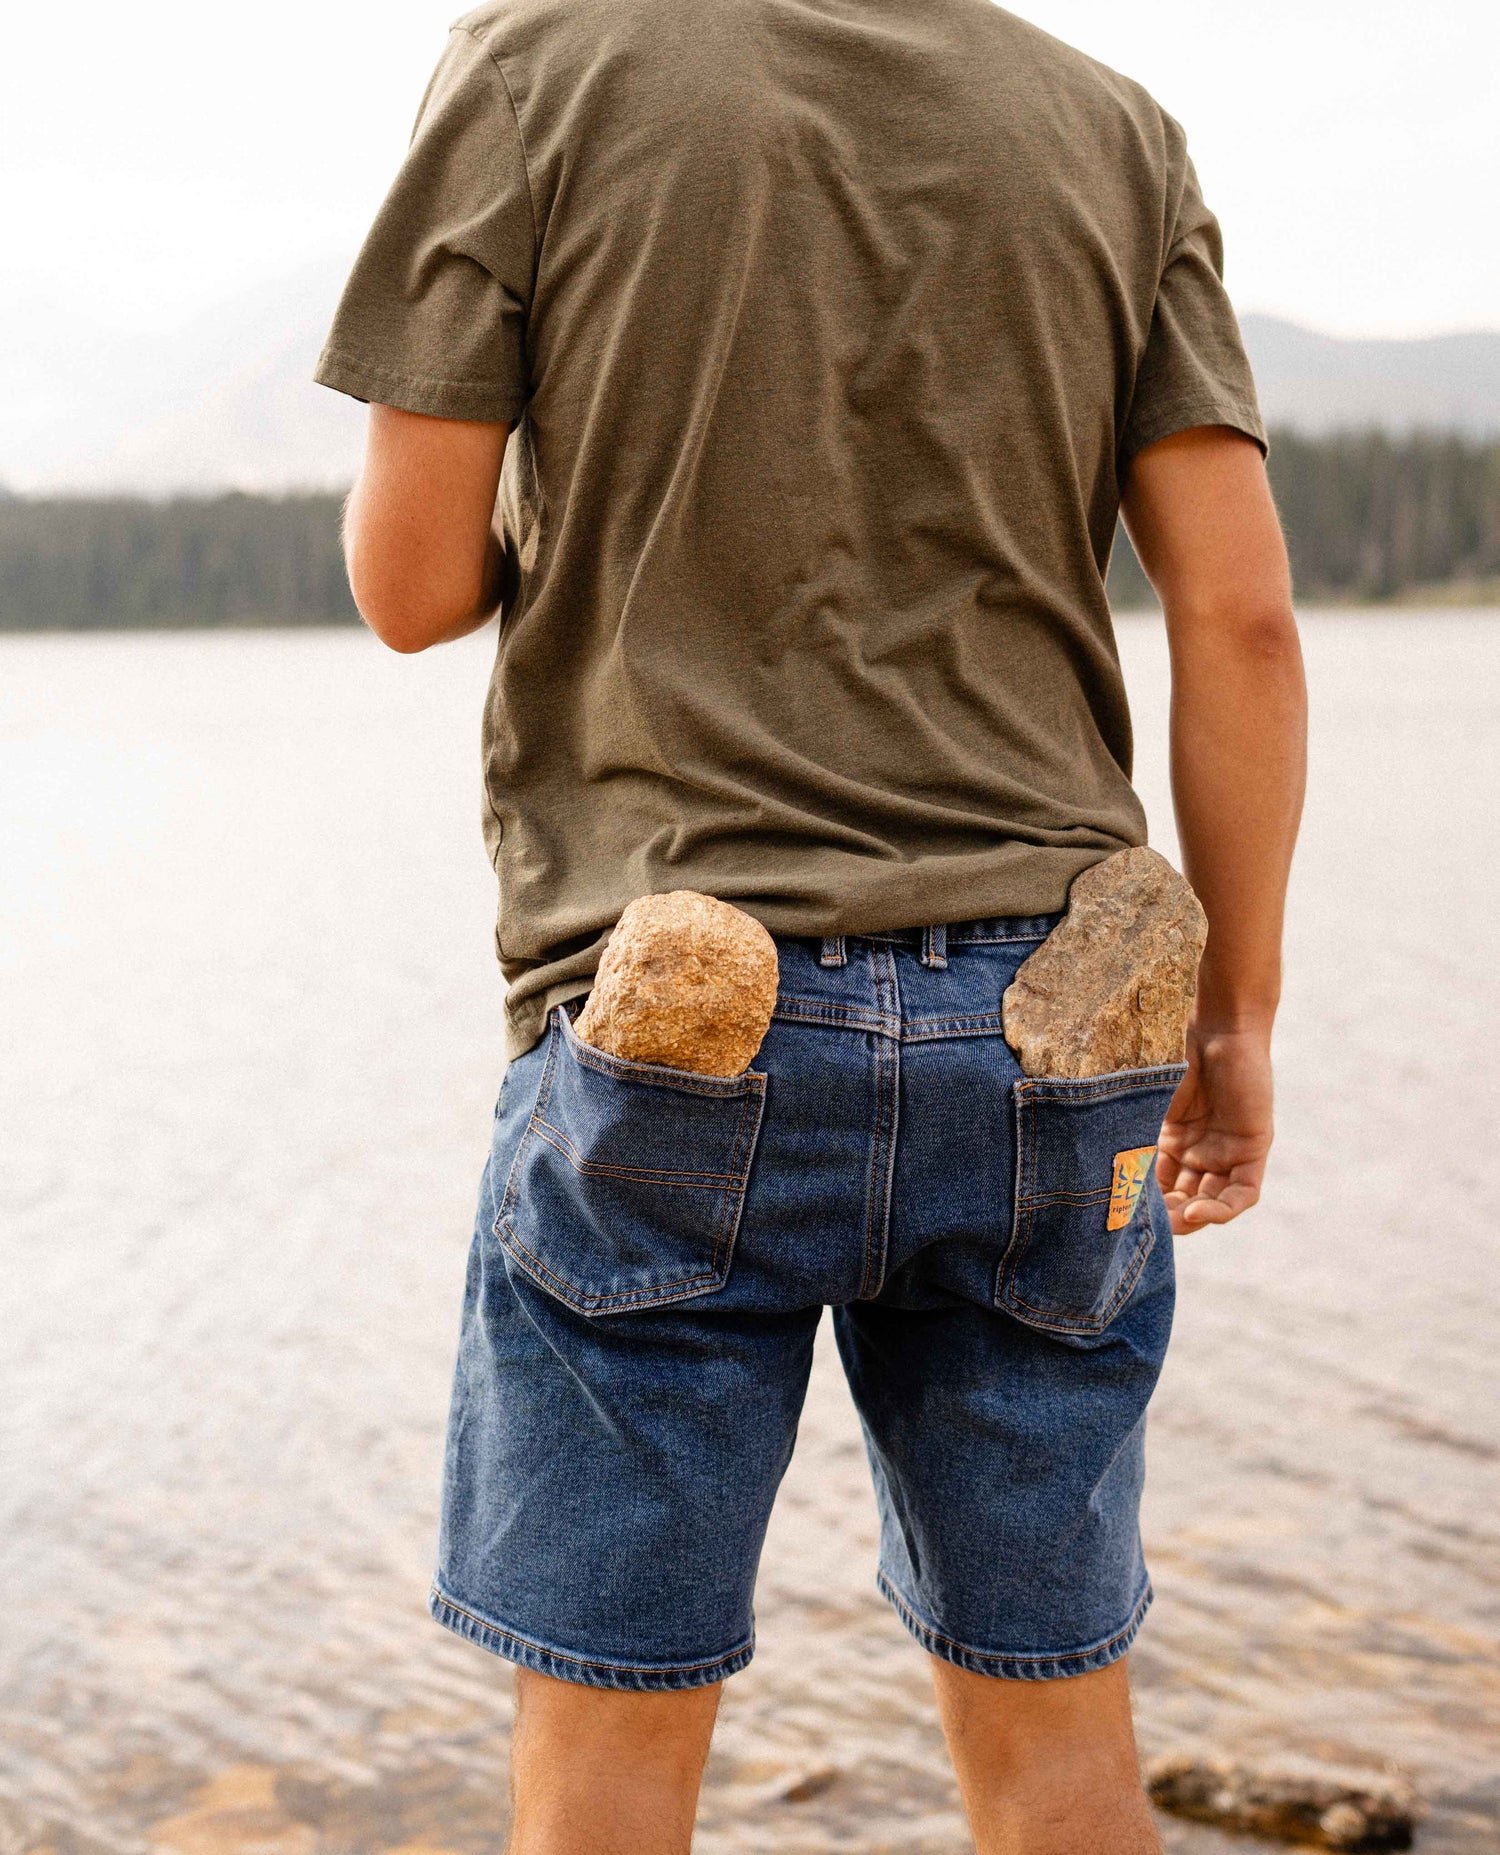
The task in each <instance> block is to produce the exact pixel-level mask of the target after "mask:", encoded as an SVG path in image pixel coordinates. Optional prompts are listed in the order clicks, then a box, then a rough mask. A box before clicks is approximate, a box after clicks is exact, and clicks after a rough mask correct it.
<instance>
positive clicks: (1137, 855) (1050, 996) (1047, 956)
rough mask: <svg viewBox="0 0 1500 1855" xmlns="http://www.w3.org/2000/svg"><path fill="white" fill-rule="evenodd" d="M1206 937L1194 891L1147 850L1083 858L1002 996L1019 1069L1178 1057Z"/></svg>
mask: <svg viewBox="0 0 1500 1855" xmlns="http://www.w3.org/2000/svg"><path fill="white" fill-rule="evenodd" d="M1207 938H1208V922H1207V921H1206V919H1205V918H1204V914H1203V910H1202V908H1201V907H1200V906H1199V903H1198V898H1197V896H1196V895H1194V894H1193V892H1192V890H1191V889H1190V888H1189V887H1188V885H1187V883H1186V882H1185V881H1184V880H1183V878H1182V877H1181V876H1179V875H1178V874H1177V872H1176V870H1174V869H1173V868H1172V866H1171V864H1170V863H1168V862H1167V860H1166V859H1165V857H1159V856H1158V855H1157V854H1156V852H1155V851H1154V850H1147V849H1144V848H1142V849H1139V850H1121V851H1119V852H1117V853H1116V854H1115V855H1114V856H1112V857H1106V858H1105V859H1104V861H1103V862H1102V863H1096V864H1094V865H1093V866H1092V867H1091V868H1089V869H1086V870H1085V871H1084V872H1083V873H1082V875H1080V876H1078V877H1077V878H1076V879H1075V881H1074V883H1073V887H1072V889H1071V890H1070V891H1069V892H1068V912H1067V914H1066V916H1065V917H1064V918H1063V919H1062V920H1061V921H1060V922H1059V923H1058V925H1057V926H1056V927H1055V928H1054V929H1053V930H1052V932H1051V933H1050V934H1049V935H1048V936H1047V938H1046V939H1045V940H1044V941H1043V942H1042V944H1041V946H1040V947H1038V948H1037V950H1036V952H1035V953H1033V954H1032V955H1031V957H1030V959H1028V960H1026V961H1025V962H1024V963H1023V965H1022V966H1021V969H1020V971H1019V972H1018V973H1017V974H1016V976H1015V979H1014V980H1013V981H1012V982H1011V984H1010V986H1009V987H1008V988H1007V990H1006V993H1005V997H1004V999H1003V1000H1002V1001H1001V1017H1002V1021H1003V1023H1004V1026H1005V1036H1006V1040H1007V1041H1008V1042H1009V1044H1010V1046H1011V1048H1012V1049H1013V1050H1014V1051H1015V1053H1016V1055H1017V1056H1018V1057H1019V1058H1020V1059H1021V1067H1022V1069H1024V1070H1025V1072H1026V1074H1027V1075H1028V1076H1103V1075H1108V1074H1109V1073H1110V1072H1111V1071H1113V1070H1116V1069H1145V1068H1149V1067H1151V1066H1152V1065H1153V1064H1156V1063H1180V1062H1181V1061H1182V1057H1183V1049H1184V1043H1185V1038H1186V1032H1187V1021H1188V1013H1189V1012H1190V1010H1191V1009H1192V1003H1193V991H1194V988H1195V986H1196V984H1197V980H1198V962H1199V960H1200V959H1201V958H1202V955H1203V944H1204V942H1205V940H1206V939H1207Z"/></svg>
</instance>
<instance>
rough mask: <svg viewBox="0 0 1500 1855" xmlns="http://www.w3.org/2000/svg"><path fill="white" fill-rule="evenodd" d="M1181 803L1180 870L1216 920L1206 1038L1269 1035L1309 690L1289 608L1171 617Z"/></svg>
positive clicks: (1205, 1003)
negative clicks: (1233, 1033)
mask: <svg viewBox="0 0 1500 1855" xmlns="http://www.w3.org/2000/svg"><path fill="white" fill-rule="evenodd" d="M1168 622H1169V627H1170V629H1171V634H1172V795H1173V801H1174V805H1175V808H1176V813H1177V829H1178V836H1179V841H1180V843H1181V846H1182V861H1183V873H1184V874H1185V875H1186V876H1187V879H1188V881H1189V882H1190V883H1191V884H1192V885H1193V888H1194V889H1195V890H1196V891H1197V893H1198V896H1199V899H1200V900H1201V901H1202V903H1203V908H1204V912H1205V913H1206V914H1207V916H1208V946H1207V950H1206V952H1205V954H1204V959H1203V966H1202V970H1201V973H1200V976H1199V982H1198V1006H1197V1020H1198V1025H1199V1028H1200V1030H1201V1029H1205V1028H1208V1027H1210V1026H1211V1027H1213V1028H1215V1029H1221V1030H1236V1029H1252V1028H1262V1029H1267V1030H1268V1029H1269V1027H1270V1023H1271V1019H1272V1018H1273V1017H1274V1015H1275V1011H1276V1006H1277V1002H1278V999H1279V997H1280V992H1281V933H1282V915H1283V910H1284V904H1285V899H1286V885H1287V877H1288V873H1289V871H1290V868H1291V860H1292V848H1293V845H1294V843H1295V841H1296V836H1297V824H1298V820H1299V818H1300V816H1301V811H1302V794H1303V787H1304V783H1305V779H1306V761H1307V692H1306V685H1305V682H1304V678H1303V672H1302V654H1301V650H1300V648H1299V645H1298V642H1297V629H1296V624H1295V621H1294V619H1293V617H1292V613H1291V608H1290V605H1289V604H1288V605H1287V607H1286V608H1285V609H1280V608H1277V607H1275V606H1273V607H1271V608H1270V609H1269V610H1267V611H1265V612H1263V613H1262V612H1257V613H1255V614H1253V615H1242V616H1238V617H1236V616H1235V615H1233V614H1230V615H1229V616H1227V617H1224V616H1221V615H1216V617H1215V618H1214V620H1213V621H1212V622H1210V621H1207V620H1197V621H1195V620H1194V619H1191V618H1188V617H1186V616H1184V615H1174V614H1170V613H1169V615H1168Z"/></svg>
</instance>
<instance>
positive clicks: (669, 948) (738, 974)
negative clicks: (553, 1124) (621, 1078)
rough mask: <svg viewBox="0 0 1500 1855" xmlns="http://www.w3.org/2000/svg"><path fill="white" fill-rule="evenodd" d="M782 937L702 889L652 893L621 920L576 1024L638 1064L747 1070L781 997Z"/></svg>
mask: <svg viewBox="0 0 1500 1855" xmlns="http://www.w3.org/2000/svg"><path fill="white" fill-rule="evenodd" d="M776 983H777V961H776V943H775V941H774V940H772V938H771V936H770V935H769V934H768V933H767V932H766V930H765V929H764V928H763V927H762V926H761V924H760V923H759V922H758V921H756V920H754V919H753V918H752V917H751V916H750V915H747V914H746V913H745V912H744V910H743V909H740V908H735V907H734V906H733V905H732V904H731V903H729V902H721V901H718V900H716V899H715V897H713V896H711V895H700V894H699V893H698V892H697V891H696V890H695V889H672V890H670V891H668V892H667V893H666V894H663V895H643V896H641V897H639V898H638V899H637V900H636V901H633V902H631V903H630V904H629V906H628V907H627V908H625V909H624V911H623V912H622V913H621V915H620V919H619V921H618V922H617V923H616V924H615V930H614V932H613V934H611V935H610V937H609V945H608V946H607V947H606V948H605V949H604V953H603V956H602V957H601V959H600V961H599V971H598V974H597V975H596V977H595V980H594V989H593V991H592V992H590V993H589V997H588V1003H587V1004H586V1005H585V1006H584V1008H583V1010H582V1011H581V1012H580V1013H579V1015H578V1018H577V1020H576V1021H575V1023H574V1026H573V1028H574V1030H575V1031H576V1032H577V1034H578V1035H579V1037H581V1038H582V1039H583V1041H584V1042H585V1043H590V1044H593V1045H594V1047H595V1048H596V1049H599V1050H607V1051H608V1052H609V1053H610V1054H611V1055H613V1056H624V1057H629V1058H631V1059H632V1060H633V1061H634V1062H637V1063H664V1064H666V1065H667V1066H668V1067H670V1068H672V1069H691V1070H694V1071H696V1072H697V1073H698V1074H699V1075H705V1076H737V1075H738V1074H739V1073H740V1072H741V1070H743V1069H745V1068H746V1067H747V1066H748V1064H749V1062H750V1059H751V1058H752V1057H753V1056H754V1055H755V1052H756V1051H757V1050H758V1049H759V1048H760V1046H761V1040H762V1039H763V1038H764V1036H765V1034H766V1029H767V1027H768V1025H769V1024H770V1022H771V1012H772V1010H773V1009H774V1008H775V1004H776Z"/></svg>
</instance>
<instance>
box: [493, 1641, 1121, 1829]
mask: <svg viewBox="0 0 1500 1855" xmlns="http://www.w3.org/2000/svg"><path fill="white" fill-rule="evenodd" d="M721 1687H722V1683H717V1684H715V1685H714V1686H712V1687H701V1688H688V1689H685V1690H681V1691H678V1692H676V1693H667V1694H628V1693H623V1692H620V1691H618V1690H615V1689H610V1688H593V1687H583V1686H580V1685H579V1684H577V1683H576V1682H571V1681H554V1680H553V1679H552V1677H551V1676H550V1675H538V1674H534V1673H532V1671H531V1670H529V1669H525V1668H523V1669H519V1670H517V1673H516V1727H515V1734H514V1738H513V1740H512V1745H511V1795H512V1799H513V1803H514V1809H515V1814H514V1820H513V1825H512V1829H511V1841H510V1855H687V1849H688V1845H689V1843H690V1842H691V1840H692V1834H693V1816H694V1813H695V1812H696V1810H697V1808H698V1787H699V1784H700V1782H701V1781H702V1777H703V1764H704V1760H705V1759H706V1758H707V1757H708V1742H709V1739H710V1737H711V1735H712V1733H713V1729H714V1715H715V1713H716V1712H717V1711H718V1706H719V1693H720V1689H721ZM1145 1846H1146V1845H1145V1844H1142V1847H1145Z"/></svg>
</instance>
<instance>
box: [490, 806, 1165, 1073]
mask: <svg viewBox="0 0 1500 1855" xmlns="http://www.w3.org/2000/svg"><path fill="white" fill-rule="evenodd" d="M1144 841H1145V830H1144V821H1142V827H1141V829H1140V830H1139V832H1135V831H1131V830H1130V828H1129V827H1128V826H1127V827H1126V831H1125V833H1123V834H1121V835H1118V836H1117V835H1115V833H1113V832H1111V831H1109V830H1107V829H1102V828H1101V829H1100V830H1099V833H1098V836H1097V838H1096V840H1095V841H1094V842H1093V843H1090V844H1072V845H1059V844H1052V845H1030V846H1025V847H1023V846H1021V845H1019V844H1016V845H1013V846H1011V854H1010V856H1008V857H1006V858H1005V859H1004V862H1003V864H1002V865H1001V866H1000V867H997V868H995V869H993V870H991V871H988V872H981V873H976V874H974V875H971V876H968V877H965V878H956V879H955V880H952V881H948V882H944V881H943V880H942V879H941V878H934V877H933V876H931V875H930V874H929V875H928V876H927V877H926V878H924V880H923V881H922V882H920V883H919V884H916V885H911V884H908V883H905V882H903V883H902V884H901V885H900V891H899V893H898V892H896V891H891V892H889V893H885V894H882V893H881V892H880V891H879V890H877V891H874V892H870V893H866V894H865V895H863V896H861V897H859V898H858V899H853V898H851V899H849V900H847V901H844V902H842V903H840V902H837V901H834V900H833V899H832V898H833V895H834V894H836V893H837V885H831V886H830V890H829V899H828V900H827V902H826V903H825V904H824V905H822V906H819V905H817V904H809V903H807V902H792V901H787V900H784V899H783V900H779V901H776V902H769V901H757V900H752V899H750V898H749V897H748V896H745V895H734V894H732V893H729V894H726V898H725V899H726V900H730V901H733V902H734V903H735V905H736V906H737V907H740V908H743V909H744V910H745V912H746V913H747V914H749V915H752V916H754V917H755V919H756V920H758V921H759V922H760V923H761V925H762V926H763V927H765V928H767V929H768V930H769V931H770V932H771V933H773V934H797V935H808V936H819V935H823V934H847V935H859V934H877V933H884V932H888V931H890V930H891V929H894V928H908V927H926V926H928V925H929V924H930V923H931V922H936V921H965V920H971V919H974V918H976V917H984V918H990V917H1003V916H1017V917H1025V918H1027V919H1031V918H1034V917H1035V916H1037V915H1045V914H1053V913H1058V912H1060V911H1061V910H1062V909H1064V908H1066V907H1067V899H1068V891H1069V889H1070V888H1071V887H1072V885H1073V882H1074V879H1075V878H1076V877H1077V876H1079V875H1081V874H1082V872H1083V871H1084V870H1085V869H1087V868H1088V867H1089V866H1090V865H1091V864H1094V863H1098V862H1100V861H1101V860H1102V859H1103V858H1105V857H1108V856H1111V855H1113V853H1114V852H1115V851H1117V850H1124V849H1127V848H1128V847H1129V846H1130V845H1132V844H1138V843H1143V842H1144ZM699 880H700V881H703V879H702V878H700V879H699ZM687 886H691V884H688V885H687ZM703 886H704V887H705V888H706V889H709V890H712V888H713V886H714V885H713V884H712V883H711V882H706V881H704V882H703ZM914 888H915V889H917V890H920V891H921V892H922V893H925V894H926V895H927V896H928V898H929V903H930V906H931V908H932V909H933V910H934V911H935V912H932V913H931V914H924V913H923V910H922V905H921V904H920V903H914V902H913V899H912V898H913V892H914ZM609 933H610V930H609V929H604V930H601V932H600V933H599V936H598V938H597V939H596V940H595V941H594V942H593V943H592V945H590V946H588V947H585V948H578V949H576V950H575V951H572V952H570V953H569V954H568V955H567V956H566V960H565V961H564V960H558V961H552V960H549V959H548V958H547V957H546V955H545V954H543V955H542V956H541V957H540V958H539V959H538V960H536V961H535V962H534V963H532V962H521V963H518V964H517V965H510V964H508V963H506V962H504V961H503V960H502V963H504V964H506V970H507V972H508V974H509V975H510V977H511V980H512V983H511V987H510V991H509V992H508V994H507V996H506V1000H505V1054H506V1060H507V1061H508V1062H514V1061H515V1059H516V1058H517V1057H518V1056H524V1055H525V1053H526V1051H528V1050H529V1049H531V1047H532V1046H533V1045H534V1044H535V1043H537V1042H538V1041H539V1040H540V1039H541V1037H542V1036H543V1035H544V1034H545V1032H546V1029H547V1020H548V1018H549V1017H550V1016H551V1013H552V1011H553V1009H554V1008H555V1007H556V1006H558V1005H560V1004H562V1003H564V1002H565V1001H566V1000H568V999H571V998H581V997H582V996H584V995H585V994H586V993H587V992H589V991H590V990H591V988H592V987H593V984H594V973H595V969H596V968H597V966H598V963H599V957H600V955H601V954H602V953H603V951H604V947H605V945H606V944H607V942H608V940H609Z"/></svg>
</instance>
